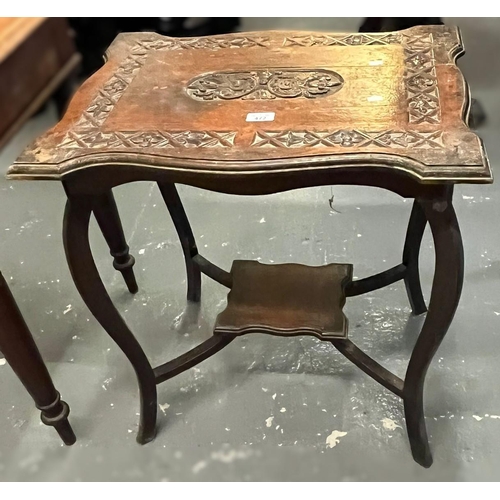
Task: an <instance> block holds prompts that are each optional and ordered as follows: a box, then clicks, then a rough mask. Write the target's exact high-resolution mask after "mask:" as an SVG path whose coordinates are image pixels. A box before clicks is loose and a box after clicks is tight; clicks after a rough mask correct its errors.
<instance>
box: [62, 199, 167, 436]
mask: <svg viewBox="0 0 500 500" xmlns="http://www.w3.org/2000/svg"><path fill="white" fill-rule="evenodd" d="M96 202H97V203H99V201H97V200H95V199H94V198H93V197H88V196H86V197H81V196H71V195H69V199H68V202H67V204H66V211H65V214H64V248H65V251H66V258H67V260H68V264H69V268H70V271H71V275H72V276H73V281H74V282H75V284H76V287H77V288H78V291H79V292H80V295H81V296H82V298H83V300H84V302H85V303H86V304H87V307H88V308H89V309H90V311H91V312H92V314H93V315H94V316H95V318H96V319H97V320H98V321H99V323H100V324H101V326H102V327H103V328H104V329H105V330H106V332H107V333H108V334H109V336H110V337H111V338H112V339H113V340H114V341H115V342H116V344H117V345H118V346H119V347H120V349H121V350H122V351H123V353H124V354H125V356H126V357H127V358H128V360H129V361H130V363H131V364H132V366H133V368H134V370H135V373H136V375H137V380H138V382H139V389H140V397H141V416H140V423H139V432H138V435H137V441H138V442H139V443H141V444H145V443H147V442H149V441H151V440H152V439H154V437H155V431H156V412H157V396H156V381H155V375H154V372H153V368H152V367H151V365H150V363H149V361H148V359H147V357H146V355H145V353H144V351H143V350H142V348H141V346H140V344H139V343H138V342H137V340H136V338H135V337H134V335H133V333H132V332H131V331H130V330H129V328H128V326H127V324H126V323H125V321H124V320H123V318H122V317H121V316H120V313H119V312H118V311H117V310H116V308H115V306H114V305H113V302H112V301H111V298H110V297H109V295H108V293H107V291H106V289H105V287H104V285H103V283H102V281H101V278H100V276H99V272H98V271H97V268H96V265H95V262H94V259H93V257H92V252H91V249H90V243H89V235H88V227H89V220H90V214H91V211H92V210H93V209H94V203H96Z"/></svg>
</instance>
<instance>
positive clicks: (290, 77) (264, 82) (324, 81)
mask: <svg viewBox="0 0 500 500" xmlns="http://www.w3.org/2000/svg"><path fill="white" fill-rule="evenodd" d="M343 84H344V80H343V78H342V77H341V76H340V75H339V74H337V73H335V72H334V71H329V70H325V69H321V70H292V69H266V70H256V71H240V72H229V71H226V72H217V73H208V74H205V75H202V76H198V77H196V78H194V79H193V80H191V81H190V82H189V83H188V85H187V88H186V92H187V94H188V95H189V96H190V97H192V98H193V99H196V100H199V101H214V100H229V99H266V100H267V99H276V98H280V99H289V98H294V97H306V98H308V99H314V98H316V97H322V96H326V95H329V94H333V93H334V92H337V91H339V90H340V89H341V88H342V85H343Z"/></svg>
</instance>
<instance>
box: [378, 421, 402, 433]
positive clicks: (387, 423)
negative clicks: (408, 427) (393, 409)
mask: <svg viewBox="0 0 500 500" xmlns="http://www.w3.org/2000/svg"><path fill="white" fill-rule="evenodd" d="M381 422H382V425H383V426H384V429H387V430H388V431H395V430H396V429H397V428H398V427H399V428H400V429H402V427H401V426H400V425H398V424H397V423H396V422H394V420H392V419H391V418H383V419H382V420H381Z"/></svg>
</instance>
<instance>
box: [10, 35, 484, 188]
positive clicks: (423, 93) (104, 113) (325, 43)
mask: <svg viewBox="0 0 500 500" xmlns="http://www.w3.org/2000/svg"><path fill="white" fill-rule="evenodd" d="M462 53H463V49H462V42H461V38H460V34H459V32H458V30H457V29H456V28H453V27H448V26H421V27H416V28H411V29H409V30H404V31H400V32H393V33H377V34H338V33H335V34H326V33H308V32H279V31H271V32H253V33H239V34H232V35H225V36H213V37H201V38H167V37H163V36H160V35H157V34H152V33H127V34H121V35H119V36H118V37H117V39H116V40H115V41H114V43H113V44H112V45H111V47H110V48H109V49H108V51H107V63H106V64H105V66H104V67H103V68H102V69H101V70H99V71H98V72H97V73H96V74H94V75H93V76H92V77H91V78H90V79H89V80H88V81H86V82H85V83H84V85H83V86H82V87H81V89H80V90H79V92H78V93H77V94H76V96H75V97H74V99H73V100H72V102H71V105H70V107H69V110H68V112H67V113H66V115H65V117H64V119H63V120H62V121H61V122H60V123H59V124H58V125H57V126H56V127H54V128H53V129H51V130H50V131H48V132H47V133H46V134H45V135H43V136H42V137H41V138H39V139H38V140H37V141H36V142H35V143H34V144H32V145H31V146H30V147H28V148H27V149H26V150H25V151H24V153H23V155H22V156H21V157H20V158H19V159H18V161H17V162H16V163H15V165H13V166H12V167H11V169H10V170H9V176H10V177H11V178H32V179H33V178H35V179H61V178H62V176H64V175H65V174H66V173H68V172H71V171H72V170H74V169H81V168H82V167H90V166H92V167H94V166H96V165H101V164H109V163H116V164H132V165H135V166H138V165H139V166H156V167H159V168H169V167H170V168H176V169H181V170H184V169H186V170H188V169H191V170H196V171H205V172H206V171H210V172H221V171H223V172H227V171H238V172H240V173H241V172H247V171H248V172H253V173H256V172H268V171H271V170H280V171H283V170H286V169H290V168H298V167H307V168H308V169H314V168H315V167H317V166H321V168H324V167H325V165H326V166H329V167H330V166H331V167H332V168H335V167H338V166H353V167H356V165H359V164H360V162H361V163H364V164H365V165H366V164H368V165H371V164H374V165H384V166H390V167H394V168H397V169H400V170H403V171H405V172H407V173H408V174H409V175H411V176H413V177H414V178H416V179H417V180H419V181H420V182H437V181H439V182H482V183H488V182H491V172H490V170H489V166H488V162H487V159H486V157H485V153H484V151H483V146H482V143H481V140H480V139H479V138H478V137H477V136H476V135H475V134H474V133H473V132H471V130H470V129H469V128H468V127H467V125H466V123H465V122H466V119H467V115H468V111H469V91H468V87H467V84H466V82H465V80H464V78H463V76H462V74H461V72H460V70H459V69H458V68H457V66H456V65H455V59H456V58H457V57H458V56H459V55H461V54H462ZM252 120H256V121H252Z"/></svg>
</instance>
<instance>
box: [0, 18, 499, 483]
mask: <svg viewBox="0 0 500 500" xmlns="http://www.w3.org/2000/svg"><path fill="white" fill-rule="evenodd" d="M446 21H447V22H448V23H450V24H457V25H459V26H460V27H461V28H462V30H463V35H464V39H465V44H466V47H467V49H468V54H467V55H466V56H465V57H464V58H463V59H461V60H460V66H461V68H462V70H463V71H464V73H465V75H466V77H467V79H468V81H469V83H470V85H471V89H472V93H473V95H474V96H475V97H476V98H478V99H480V100H481V102H482V104H483V105H484V107H485V109H486V111H487V113H488V119H489V122H488V124H487V125H486V126H485V127H484V128H483V129H482V130H481V131H480V135H481V136H482V137H483V138H484V140H485V143H486V147H487V151H488V153H489V156H490V160H491V164H492V168H493V170H494V171H496V170H497V168H498V165H499V162H500V143H499V141H498V132H499V128H500V123H499V118H498V117H499V116H500V91H499V81H500V62H499V61H500V59H499V58H498V57H497V55H498V52H499V51H500V21H499V19H446ZM359 22H360V19H356V18H350V19H326V18H322V19H291V18H280V19H272V18H271V19H253V18H252V19H245V20H244V23H243V28H244V29H248V30H254V29H269V28H278V29H285V28H294V29H319V30H331V31H355V30H356V29H357V26H358V25H359ZM55 119H56V118H55V114H54V112H53V109H51V108H49V109H48V110H46V111H45V112H44V113H42V114H41V115H39V116H37V117H35V118H34V119H32V120H31V121H30V122H29V123H28V124H27V125H26V126H25V127H24V128H23V130H22V131H21V132H20V133H19V134H18V135H17V136H16V137H15V138H14V140H13V141H12V142H11V143H10V144H9V145H8V147H7V148H5V149H4V150H3V151H2V153H1V155H0V166H1V171H2V173H4V172H5V171H6V169H7V168H8V166H9V164H10V162H11V161H12V160H13V159H14V158H15V157H16V155H17V154H18V153H19V151H20V150H21V148H22V147H23V146H24V145H25V144H26V143H27V142H29V141H30V140H31V139H32V138H34V137H35V136H36V135H37V134H39V133H41V132H42V131H43V130H44V129H46V128H47V127H49V126H51V125H52V124H53V123H54V122H55ZM179 190H180V193H181V196H182V198H183V200H184V202H185V207H186V210H187V212H188V215H189V217H190V219H191V222H192V226H193V229H194V232H195V234H196V236H197V240H198V246H199V248H200V249H201V251H202V252H203V253H204V254H205V255H206V257H207V258H209V259H211V260H213V261H214V262H216V263H217V264H218V265H220V266H222V267H224V268H226V269H228V268H229V267H230V264H231V261H232V260H233V259H235V258H250V259H258V260H260V261H261V262H267V263H272V262H299V263H303V264H310V265H321V264H324V263H327V262H352V263H353V264H354V274H355V276H357V277H363V276H367V275H369V274H373V273H375V272H379V271H381V270H383V269H384V268H387V267H391V266H393V265H395V264H397V263H399V262H400V258H401V248H402V244H403V239H404V233H405V229H406V224H407V220H408V217H409V213H410V209H411V201H410V200H404V199H401V198H399V197H398V196H396V195H394V194H391V193H388V192H384V191H381V190H376V189H371V188H361V187H334V188H333V194H334V196H335V198H334V200H335V202H334V203H335V207H336V209H337V210H338V211H339V212H340V213H335V212H332V210H331V209H330V207H329V204H328V198H329V197H330V196H331V188H330V187H324V188H314V189H304V190H299V191H293V192H288V193H282V194H276V195H271V196H265V197H233V196H228V195H221V194H216V193H209V192H204V191H201V190H197V189H194V188H191V187H185V186H181V187H180V188H179ZM115 195H116V198H117V202H118V206H119V209H120V213H121V216H122V220H123V224H124V227H125V231H126V235H127V238H128V241H129V244H130V247H131V250H132V253H133V254H134V255H135V256H136V258H137V264H136V267H135V270H136V274H137V278H138V282H139V286H140V291H139V293H138V294H137V295H135V296H131V295H129V294H128V293H127V292H126V291H125V287H124V284H123V282H122V280H121V277H120V275H119V274H118V273H116V272H115V271H114V270H113V268H112V265H111V258H110V257H109V254H108V249H107V247H106V244H105V242H104V240H103V238H102V236H101V235H100V233H99V231H98V230H97V227H96V225H95V223H92V228H91V238H92V245H93V250H94V252H95V258H96V262H97V265H98V267H99V269H100V271H101V273H102V277H103V280H104V282H105V283H106V285H107V287H108V290H109V293H110V295H111V296H112V298H113V300H114V301H115V303H116V304H117V307H118V308H119V310H120V311H121V313H122V314H123V316H124V318H125V319H126V321H127V322H128V324H129V325H130V326H131V328H132V329H133V331H134V332H136V334H137V337H138V339H139V340H140V342H141V343H142V345H143V346H144V349H145V351H146V353H147V354H148V355H149V356H150V359H151V361H152V363H153V364H158V363H160V362H163V361H165V360H166V359H168V358H172V357H174V356H176V355H178V354H180V353H182V352H184V351H186V350H188V349H190V348H191V347H193V346H194V345H196V344H198V343H200V342H201V341H203V340H205V339H206V338H208V337H209V336H210V335H211V328H212V325H213V322H214V319H215V316H216V314H217V313H218V312H219V311H221V310H222V309H223V308H224V304H225V293H226V292H225V290H224V289H223V288H222V287H221V286H220V285H218V284H216V283H214V282H211V281H210V280H208V279H204V281H203V292H202V294H203V296H202V302H201V305H200V307H199V308H196V307H193V306H187V304H186V301H185V287H186V283H185V272H184V263H183V259H182V253H181V249H180V244H179V242H178V239H177V236H176V233H175V230H174V227H173V225H172V222H171V221H170V219H169V216H168V213H167V211H166V209H165V207H164V206H163V203H162V200H161V198H160V195H159V192H158V190H157V188H156V187H155V185H153V184H151V183H137V184H133V185H127V186H123V187H120V188H118V189H116V192H115ZM64 203H65V197H64V193H63V190H62V187H61V186H60V185H59V184H58V183H55V182H7V181H6V180H5V179H4V178H3V176H2V177H1V178H0V255H1V260H0V267H1V269H2V271H3V273H4V275H5V276H6V278H7V279H8V281H9V283H10V285H11V287H12V291H13V293H14V295H15V297H16V298H17V300H18V302H19V306H20V308H21V310H22V312H23V314H24V315H25V318H26V321H27V323H28V324H29V326H30V328H31V329H32V331H33V334H34V337H35V339H36V341H37V343H38V345H39V347H40V350H41V352H42V354H43V356H44V358H45V360H46V361H47V365H48V367H49V370H50V372H51V374H52V376H53V379H54V382H55V384H56V386H57V388H58V389H59V391H60V392H61V393H62V395H63V398H64V399H65V400H66V401H67V402H68V403H69V404H70V406H71V415H70V417H71V422H72V424H73V427H74V429H75V432H76V434H77V437H78V441H77V443H76V444H75V445H74V446H72V447H69V448H68V447H64V446H62V445H61V444H60V441H59V439H58V437H57V435H56V434H55V432H54V431H53V430H52V429H49V428H46V427H45V426H43V425H42V424H41V423H40V421H39V413H38V412H37V411H36V410H35V408H34V405H33V404H32V402H31V400H30V398H29V397H28V395H27V393H26V392H25V391H24V389H23V387H22V385H21V384H20V382H19V381H18V380H17V379H16V377H15V375H14V374H13V373H12V371H11V369H10V367H9V366H8V364H6V363H3V362H1V361H0V479H1V480H68V481H72V480H136V481H138V480H140V481H142V480H154V481H157V480H170V481H176V480H177V481H178V480H185V481H194V480H254V481H265V480H276V481H280V480H305V481H307V480H318V481H337V480H344V481H353V480H359V481H363V480H387V481H400V480H418V481H425V480H429V481H436V480H441V481H459V480H495V479H498V470H500V453H499V452H498V449H499V448H500V391H499V390H498V380H499V378H500V364H499V362H498V359H499V357H500V356H499V353H500V298H499V294H500V228H499V225H498V220H500V185H499V184H494V185H492V186H472V185H463V186H459V187H458V188H457V189H456V209H457V212H458V216H459V220H460V223H461V227H462V232H463V238H464V243H465V255H466V274H465V286H464V291H463V295H462V301H461V304H460V306H459V309H458V311H457V314H456V317H455V320H454V323H453V325H452V327H451V329H450V331H449V333H448V335H447V337H446V339H445V341H444V342H443V344H442V346H441V348H440V349H439V351H438V353H437V355H436V357H435V358H434V362H433V364H432V366H431V368H430V370H429V373H428V376H427V383H426V392H425V401H426V406H425V409H426V416H427V426H428V430H429V432H430V435H431V446H432V450H433V453H434V459H435V462H434V465H433V466H432V467H431V468H430V469H429V470H425V469H422V468H421V467H420V466H418V465H417V464H416V463H414V462H413V460H412V458H411V454H410V450H409V445H408V441H407V437H406V432H405V424H404V419H403V413H402V404H401V402H400V401H399V400H398V398H396V397H395V396H393V395H392V394H391V393H389V392H388V391H387V390H385V389H384V388H382V387H381V386H379V385H378V384H377V383H376V382H374V381H372V380H371V379H370V378H368V377H367V376H365V375H364V374H363V373H362V372H360V371H359V370H358V369H357V368H356V367H354V366H353V365H351V364H350V363H349V362H348V361H347V360H346V359H344V358H343V357H342V356H341V355H340V354H339V353H338V352H336V351H335V350H334V349H333V347H332V346H330V345H328V344H325V343H321V342H320V341H317V340H315V339H314V338H308V337H307V338H306V337H304V338H294V339H291V340H285V339H280V338H274V337H268V336H263V335H252V336H248V337H244V338H241V339H238V340H237V341H235V342H234V343H232V344H231V345H230V346H229V347H227V348H226V349H225V350H223V351H221V352H220V353H219V354H218V355H216V356H215V357H213V358H211V359H209V360H208V361H206V362H204V363H202V364H200V365H199V366H198V367H196V368H194V369H191V370H189V371H187V372H186V373H184V374H182V375H180V376H178V377H177V378H175V379H173V380H171V381H169V382H167V383H165V384H163V385H161V386H159V403H160V406H159V408H158V415H159V425H160V429H159V432H158V436H157V438H156V440H155V441H154V442H152V443H150V444H148V445H146V446H142V447H141V446H139V445H138V444H137V443H136V442H135V434H136V430H137V418H138V417H137V415H138V414H137V411H138V391H137V385H136V381H135V377H134V373H133V371H132V369H131V367H130V366H129V365H128V364H127V363H126V361H125V359H124V356H123V355H122V354H121V352H120V351H119V350H118V349H117V348H116V347H115V345H114V344H113V342H112V341H111V340H110V339H109V337H108V336H107V335H106V334H105V332H104V331H103V330H102V329H101V327H100V326H99V324H98V323H97V322H96V321H95V320H94V318H93V317H92V316H91V315H90V313H89V312H88V310H87V309H86V307H85V305H84V304H83V302H82V300H81V299H80V297H79V295H78V293H77V291H76V288H75V286H74V285H73V283H72V281H71V278H70V274H69V271H68V269H67V265H66V262H65V259H64V253H63V247H62V240H61V219H62V213H63V208H64ZM421 268H422V274H423V283H424V285H425V289H426V295H427V296H428V293H429V287H430V283H431V280H432V272H433V251H432V243H431V239H430V235H429V234H427V233H426V236H425V240H424V245H423V253H422V258H421ZM346 313H347V315H348V317H349V319H350V325H351V331H350V336H351V338H352V339H353V340H354V341H355V342H356V343H357V344H358V345H359V346H360V347H361V348H362V349H364V350H366V351H367V352H368V353H369V354H370V355H372V356H373V357H374V358H375V359H377V360H378V361H379V362H381V363H382V364H384V365H385V366H386V367H387V368H389V369H391V370H393V371H394V372H395V373H396V374H398V375H399V376H404V371H405V367H406V363H407V360H408V357H409V354H410V353H411V349H412V347H413V345H414V342H415V340H416V337H417V335H418V329H419V327H420V326H421V324H422V320H423V318H415V317H411V316H410V309H409V306H408V302H407V298H406V294H405V291H404V286H403V285H402V284H401V283H398V284H396V285H394V286H391V287H389V288H386V289H384V290H382V291H378V292H375V293H372V294H369V295H365V296H362V297H359V298H353V299H350V300H348V302H347V305H346ZM334 431H336V432H337V434H338V433H345V434H342V435H341V437H339V438H338V444H337V445H336V446H335V447H333V448H330V447H328V446H327V438H328V436H330V435H331V434H332V432H334Z"/></svg>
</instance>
